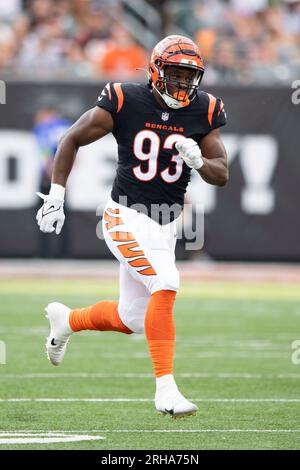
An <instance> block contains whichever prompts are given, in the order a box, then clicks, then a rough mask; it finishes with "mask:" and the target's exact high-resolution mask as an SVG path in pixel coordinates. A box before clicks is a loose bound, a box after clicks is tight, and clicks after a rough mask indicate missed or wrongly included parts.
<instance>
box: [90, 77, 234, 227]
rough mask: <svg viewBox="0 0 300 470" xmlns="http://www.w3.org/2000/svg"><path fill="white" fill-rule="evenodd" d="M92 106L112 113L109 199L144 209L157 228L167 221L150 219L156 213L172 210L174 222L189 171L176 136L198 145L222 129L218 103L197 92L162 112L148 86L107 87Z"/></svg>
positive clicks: (221, 110)
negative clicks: (114, 161)
mask: <svg viewBox="0 0 300 470" xmlns="http://www.w3.org/2000/svg"><path fill="white" fill-rule="evenodd" d="M97 106H100V107H101V108H104V109H106V110H107V111H109V112H110V113H111V115H112V118H113V122H114V127H113V135H114V137H115V139H116V141H117V144H118V167H117V174H116V177H115V180H114V184H113V188H112V192H111V197H112V199H113V200H114V201H115V202H118V203H120V204H123V205H127V206H128V207H131V206H133V205H135V207H134V208H136V207H137V205H139V207H145V208H146V212H147V213H148V215H149V216H150V217H152V218H154V219H157V220H158V221H159V222H160V223H167V221H168V220H167V219H166V221H165V222H164V221H163V220H162V219H161V216H159V217H157V216H156V215H154V213H156V211H157V208H158V207H159V206H161V207H170V206H172V207H173V208H174V207H175V209H174V215H173V216H172V215H171V220H172V219H174V218H176V217H177V216H178V215H179V214H180V212H181V210H182V207H183V203H184V194H185V192H186V188H187V185H188V183H189V181H190V176H191V168H189V167H188V166H187V165H186V163H185V162H184V161H183V159H182V158H181V157H179V156H178V151H177V150H176V148H175V143H176V142H177V140H178V138H179V137H178V136H184V137H187V138H192V139H194V140H195V141H196V142H198V143H199V142H200V140H201V138H202V137H204V136H205V135H206V134H208V133H209V132H210V131H211V130H212V129H215V128H217V127H220V126H223V125H224V124H226V114H225V111H224V105H223V102H222V100H221V99H220V98H215V97H214V96H212V95H210V94H208V93H205V92H203V91H198V93H197V96H196V98H195V99H194V100H193V101H192V102H191V103H190V105H189V106H187V107H185V108H180V109H177V110H173V109H171V108H169V109H168V110H166V109H163V108H162V107H161V106H160V104H159V103H158V102H157V100H156V98H155V97H154V96H153V93H152V91H151V90H150V89H149V87H148V86H147V85H144V84H138V83H122V84H120V83H108V84H107V85H106V86H105V88H104V89H103V91H102V93H101V95H100V96H99V98H98V101H97ZM162 205H163V206H162ZM153 208H155V210H153Z"/></svg>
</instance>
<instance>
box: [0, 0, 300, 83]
mask: <svg viewBox="0 0 300 470" xmlns="http://www.w3.org/2000/svg"><path fill="white" fill-rule="evenodd" d="M143 2H145V3H148V4H150V5H151V6H152V7H154V8H155V10H156V11H157V12H158V13H159V15H160V16H161V20H162V21H161V24H159V25H158V24H155V25H152V27H151V24H149V21H150V20H148V19H147V21H146V19H145V18H142V17H141V11H143V8H142V6H141V5H140V4H139V9H138V11H136V14H134V5H135V3H134V2H130V8H129V6H128V5H129V4H128V3H127V2H123V1H122V0H10V1H4V0H2V1H1V2H0V68H1V72H10V73H14V72H17V74H18V76H27V77H28V76H29V77H32V76H35V77H37V78H64V77H69V78H76V77H78V78H89V77H90V78H99V77H100V78H102V77H103V78H106V77H104V76H105V75H110V76H117V77H118V80H122V78H123V77H124V78H125V79H126V78H129V79H130V78H132V77H136V76H138V73H137V72H136V70H135V69H136V68H139V67H140V68H143V67H145V65H146V63H147V58H148V56H149V54H150V52H151V51H150V50H147V51H145V50H144V47H143V46H145V45H147V48H148V49H150V46H149V36H147V28H149V29H150V33H151V35H152V36H151V37H152V38H153V40H154V39H155V36H157V35H158V34H159V30H160V29H162V31H161V36H163V35H166V34H176V33H179V34H187V35H189V36H191V37H193V38H194V39H195V41H196V42H197V43H198V44H199V46H200V48H201V50H202V54H203V56H204V59H205V61H206V62H207V65H208V66H209V67H208V68H207V73H206V74H205V81H207V82H211V83H214V82H216V81H220V80H222V83H226V82H229V83H232V81H233V82H238V83H245V84H249V83H253V82H255V81H259V82H261V81H262V82H266V83H267V82H269V83H272V82H278V81H282V82H288V81H290V80H291V78H293V77H295V76H297V75H299V74H300V0H243V1H240V0H185V1H184V2H181V1H180V0H141V4H143ZM145 11H146V10H145ZM129 15H132V17H134V21H135V22H131V21H130V19H129ZM139 21H140V28H137V29H136V30H134V37H133V36H131V35H130V34H129V33H128V31H130V27H132V26H130V25H132V24H137V22H139ZM153 21H154V19H153ZM143 32H145V34H143ZM146 38H148V39H146ZM156 39H157V40H159V39H160V37H157V38H156ZM151 41H152V39H151V40H150V42H151Z"/></svg>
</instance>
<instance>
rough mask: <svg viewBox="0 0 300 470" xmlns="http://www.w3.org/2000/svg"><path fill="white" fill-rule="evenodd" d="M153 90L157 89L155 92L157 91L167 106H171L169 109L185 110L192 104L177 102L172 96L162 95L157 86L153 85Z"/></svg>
mask: <svg viewBox="0 0 300 470" xmlns="http://www.w3.org/2000/svg"><path fill="white" fill-rule="evenodd" d="M152 86H153V88H155V90H156V91H157V93H158V94H159V96H160V97H161V99H163V100H164V102H165V103H166V105H167V106H169V108H172V109H179V108H184V107H185V106H188V105H189V104H190V101H189V100H187V102H186V103H184V102H183V101H178V100H176V99H175V98H172V97H171V96H169V95H166V94H165V93H161V92H160V91H159V90H158V89H157V88H156V86H154V85H153V84H152Z"/></svg>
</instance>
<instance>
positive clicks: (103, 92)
mask: <svg viewBox="0 0 300 470" xmlns="http://www.w3.org/2000/svg"><path fill="white" fill-rule="evenodd" d="M104 96H106V89H105V88H103V90H102V92H101V95H100V96H98V101H101V100H102V99H103V98H104Z"/></svg>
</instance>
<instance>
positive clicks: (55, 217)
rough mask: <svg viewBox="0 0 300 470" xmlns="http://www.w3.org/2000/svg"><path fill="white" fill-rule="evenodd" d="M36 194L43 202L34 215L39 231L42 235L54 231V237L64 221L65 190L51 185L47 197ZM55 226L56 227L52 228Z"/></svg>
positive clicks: (57, 185)
mask: <svg viewBox="0 0 300 470" xmlns="http://www.w3.org/2000/svg"><path fill="white" fill-rule="evenodd" d="M36 194H37V195H38V196H39V197H40V198H42V199H43V200H44V204H43V205H42V207H41V208H40V210H39V211H38V213H37V215H36V220H37V223H38V226H39V227H40V230H41V231H42V232H44V233H52V232H54V230H55V233H56V235H59V234H60V232H61V229H62V227H63V225H64V221H65V214H64V195H65V188H64V187H63V186H60V185H59V184H52V185H51V189H50V193H49V194H48V195H46V194H42V193H36ZM55 224H56V227H54V225H55Z"/></svg>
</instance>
